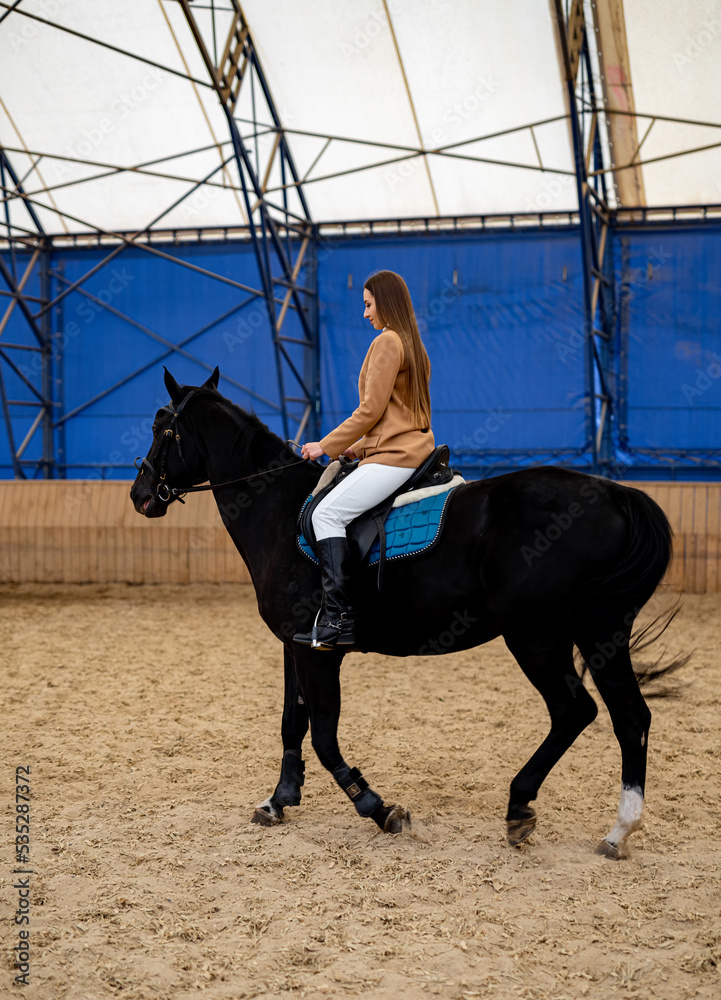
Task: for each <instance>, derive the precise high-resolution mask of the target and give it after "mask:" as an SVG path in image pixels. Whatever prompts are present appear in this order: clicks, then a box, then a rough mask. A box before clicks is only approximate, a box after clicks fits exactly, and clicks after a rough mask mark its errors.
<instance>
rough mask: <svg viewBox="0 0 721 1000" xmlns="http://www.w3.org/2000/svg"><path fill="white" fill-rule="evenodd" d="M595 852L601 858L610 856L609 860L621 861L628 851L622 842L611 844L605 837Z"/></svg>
mask: <svg viewBox="0 0 721 1000" xmlns="http://www.w3.org/2000/svg"><path fill="white" fill-rule="evenodd" d="M596 854H600V855H601V857H602V858H610V859H611V861H623V860H624V858H627V857H628V851H627V850H626V848H625V847H624V845H623V844H612V843H611V841H610V840H606V839H604V840H602V841H601V843H600V844H599V845H598V847H597V848H596Z"/></svg>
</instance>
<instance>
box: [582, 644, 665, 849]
mask: <svg viewBox="0 0 721 1000" xmlns="http://www.w3.org/2000/svg"><path fill="white" fill-rule="evenodd" d="M628 639H629V636H628V628H627V627H624V626H622V627H621V628H620V629H619V630H618V631H615V632H614V631H613V630H605V632H604V634H602V635H601V636H594V637H593V639H586V640H585V641H584V640H581V641H579V642H578V648H579V649H580V650H581V653H582V655H583V657H584V659H585V661H586V663H587V664H588V668H589V670H590V671H591V676H592V677H593V679H594V681H595V684H596V687H597V688H598V692H599V694H600V695H601V697H602V698H603V700H604V702H605V703H606V707H607V708H608V713H609V715H610V716H611V722H612V723H613V731H614V733H615V734H616V739H617V740H618V743H619V746H620V747H621V801H620V803H619V807H618V815H617V817H616V823H615V824H614V827H613V829H612V830H611V831H610V833H608V834H607V835H606V837H604V839H603V840H602V841H601V843H600V844H599V846H598V853H599V854H603V855H604V856H605V857H607V858H614V859H616V860H618V859H620V858H625V857H627V854H628V852H627V848H626V841H627V839H628V836H629V834H631V833H633V831H634V830H637V829H638V828H639V827H640V826H641V822H642V818H643V799H644V790H645V787H646V755H647V752H648V730H649V726H650V725H651V712H650V711H649V708H648V705H647V704H646V702H645V701H644V698H643V695H642V694H641V692H640V691H639V687H638V681H637V680H636V675H635V674H634V672H633V666H632V664H631V655H630V653H629V650H628Z"/></svg>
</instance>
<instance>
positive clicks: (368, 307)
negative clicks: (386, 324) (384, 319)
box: [363, 288, 383, 330]
mask: <svg viewBox="0 0 721 1000" xmlns="http://www.w3.org/2000/svg"><path fill="white" fill-rule="evenodd" d="M363 305H364V306H365V310H364V312H363V319H367V320H368V321H369V322H370V324H371V326H372V327H373V329H374V330H382V329H383V324H382V323H381V321H380V320H379V319H378V316H377V315H376V300H375V297H374V296H373V294H372V293H371V292H369V291H368V289H367V288H364V289H363Z"/></svg>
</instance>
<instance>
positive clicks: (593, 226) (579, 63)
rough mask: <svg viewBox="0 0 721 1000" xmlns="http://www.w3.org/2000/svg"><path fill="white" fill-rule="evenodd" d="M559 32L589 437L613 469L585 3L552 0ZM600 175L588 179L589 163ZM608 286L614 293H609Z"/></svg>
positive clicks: (599, 156)
mask: <svg viewBox="0 0 721 1000" xmlns="http://www.w3.org/2000/svg"><path fill="white" fill-rule="evenodd" d="M552 12H553V14H554V18H555V25H556V35H557V40H558V43H559V52H560V54H561V67H562V71H563V77H564V83H565V86H566V100H567V104H568V109H569V117H570V122H569V124H570V129H571V139H572V144H573V156H574V166H575V173H576V193H577V196H578V214H579V222H580V233H581V255H582V261H583V335H584V345H585V347H584V366H585V382H586V438H587V448H588V451H589V453H590V463H591V467H592V469H593V471H594V472H596V473H598V472H602V473H605V474H608V473H609V472H610V471H611V460H612V440H611V421H612V419H613V415H614V405H613V402H614V401H613V398H612V390H613V386H612V385H611V384H610V374H611V362H612V358H611V353H612V349H613V343H612V332H613V315H614V313H613V292H612V288H613V285H612V280H613V271H612V268H611V267H610V266H609V265H608V264H607V258H609V257H610V254H606V252H605V251H606V248H607V246H608V242H609V240H608V235H609V226H610V222H611V219H610V213H609V211H608V199H607V196H606V195H607V193H606V189H605V186H604V184H603V183H602V181H603V176H604V175H603V172H602V171H603V149H602V146H601V142H600V137H599V128H598V118H599V113H600V112H601V111H602V110H603V108H602V107H599V106H597V103H596V95H595V91H594V86H593V73H592V67H591V61H590V54H589V46H588V38H587V36H586V32H587V30H588V29H587V26H586V24H585V20H584V15H583V5H582V3H580V2H579V0H574V2H573V3H572V4H571V9H570V20H569V22H568V23H567V22H566V19H565V17H564V14H563V7H562V2H561V0H553V6H552ZM591 164H592V165H593V168H594V171H595V172H597V175H596V176H595V177H594V185H595V186H594V187H591V186H590V184H589V173H588V171H589V167H590V166H591ZM609 289H610V290H611V291H610V294H609Z"/></svg>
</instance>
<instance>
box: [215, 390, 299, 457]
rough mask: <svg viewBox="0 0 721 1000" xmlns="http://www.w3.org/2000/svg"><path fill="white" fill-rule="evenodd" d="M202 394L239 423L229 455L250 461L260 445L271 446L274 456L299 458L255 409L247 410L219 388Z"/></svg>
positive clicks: (264, 447) (265, 447)
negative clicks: (220, 391) (219, 390)
mask: <svg viewBox="0 0 721 1000" xmlns="http://www.w3.org/2000/svg"><path fill="white" fill-rule="evenodd" d="M201 391H202V394H203V395H204V396H206V397H207V398H208V399H211V400H212V401H213V402H214V403H217V404H219V405H220V406H221V408H222V409H223V410H224V411H225V413H227V414H228V415H229V416H231V417H232V418H233V419H234V420H235V421H236V423H237V424H238V430H237V431H236V433H235V436H234V438H233V440H232V442H231V445H230V449H229V455H232V456H233V457H236V456H237V457H238V458H240V459H241V461H242V462H246V461H249V460H250V459H252V457H253V456H257V454H258V450H259V449H258V445H262V446H263V449H264V450H265V449H267V448H268V446H270V447H271V449H272V451H273V453H274V456H275V457H277V458H278V459H280V460H282V459H283V458H285V457H289V458H291V459H294V458H297V456H296V455H294V453H293V451H292V450H291V448H290V447H289V446H288V445H287V444H286V442H285V441H283V440H282V439H281V438H279V437H278V435H277V434H275V433H274V432H273V431H272V430H271V429H270V427H268V425H267V424H265V423H264V422H263V421H262V420H261V419H260V417H259V416H258V415H257V414H256V413H255V412H254V411H253V410H245V409H243V407H242V406H238V404H237V403H234V402H233V401H232V400H230V399H228V398H227V397H226V396H223V395H222V394H221V393H219V392H218V390H217V389H211V388H204V389H203V390H201Z"/></svg>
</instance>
